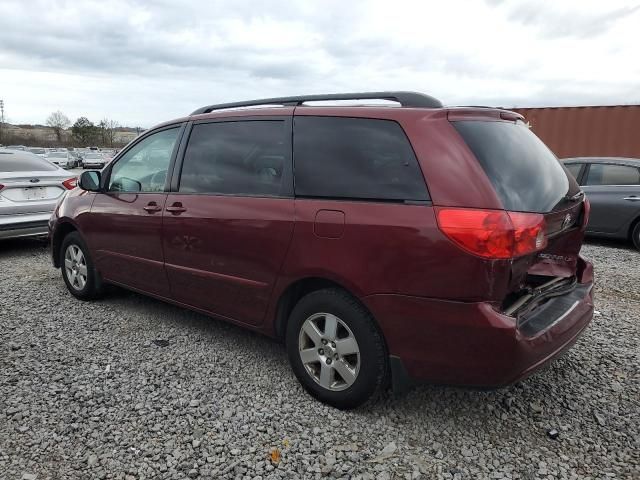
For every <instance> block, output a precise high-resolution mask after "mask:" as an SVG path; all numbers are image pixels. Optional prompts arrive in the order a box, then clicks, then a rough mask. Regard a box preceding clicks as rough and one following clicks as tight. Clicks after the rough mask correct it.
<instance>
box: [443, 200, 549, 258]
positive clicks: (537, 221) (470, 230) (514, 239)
mask: <svg viewBox="0 0 640 480" xmlns="http://www.w3.org/2000/svg"><path fill="white" fill-rule="evenodd" d="M437 218H438V226H439V227H440V230H441V231H442V232H443V233H444V234H445V235H446V236H447V237H449V238H450V239H451V240H453V241H454V242H455V243H457V244H458V245H459V246H460V247H462V248H464V249H465V250H467V251H469V252H471V253H473V254H474V255H478V256H480V257H484V258H514V257H519V256H522V255H527V254H529V253H533V252H536V251H538V250H542V249H543V248H544V247H546V246H547V237H546V236H545V221H544V217H543V216H542V215H541V214H538V213H520V212H506V211H504V210H475V209H464V208H438V209H437Z"/></svg>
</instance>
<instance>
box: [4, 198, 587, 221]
mask: <svg viewBox="0 0 640 480" xmlns="http://www.w3.org/2000/svg"><path fill="white" fill-rule="evenodd" d="M0 190H2V188H0ZM582 208H583V210H582V229H583V230H584V229H585V228H587V223H589V214H590V213H591V202H589V199H588V198H587V197H584V202H583V207H582Z"/></svg>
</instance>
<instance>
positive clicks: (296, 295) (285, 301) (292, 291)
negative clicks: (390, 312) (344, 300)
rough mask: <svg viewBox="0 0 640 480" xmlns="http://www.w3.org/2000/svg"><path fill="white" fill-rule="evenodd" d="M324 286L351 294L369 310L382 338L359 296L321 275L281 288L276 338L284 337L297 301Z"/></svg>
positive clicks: (276, 320)
mask: <svg viewBox="0 0 640 480" xmlns="http://www.w3.org/2000/svg"><path fill="white" fill-rule="evenodd" d="M325 288H338V289H340V290H343V291H345V292H346V293H348V294H349V295H351V296H352V297H353V298H354V299H355V300H356V301H357V302H358V303H360V305H362V307H363V308H364V309H365V310H367V312H369V314H370V315H371V317H372V318H373V319H374V322H375V324H376V327H377V328H378V330H380V333H381V334H382V338H383V340H384V332H382V328H381V327H380V324H379V323H378V321H377V320H376V318H375V316H374V315H373V312H371V311H370V310H369V308H367V306H366V305H365V304H364V303H363V302H362V301H361V300H360V298H359V296H358V295H357V294H356V293H355V292H354V291H352V290H351V289H349V288H348V287H346V286H345V285H343V284H342V283H340V282H339V281H336V280H334V279H330V278H327V277H323V276H308V277H304V278H300V279H297V280H295V281H294V282H292V283H290V284H289V285H288V286H287V287H286V288H285V289H284V290H283V292H282V293H281V294H280V296H279V298H278V302H277V304H276V311H275V319H274V332H275V336H276V338H278V339H279V340H283V339H284V337H285V333H286V329H287V322H288V320H289V315H290V314H291V311H292V310H293V308H294V307H295V306H296V304H297V303H298V301H299V300H300V299H301V298H302V297H304V296H305V295H308V294H309V293H311V292H315V291H317V290H323V289H325ZM385 344H386V340H385Z"/></svg>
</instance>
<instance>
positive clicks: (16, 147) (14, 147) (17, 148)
mask: <svg viewBox="0 0 640 480" xmlns="http://www.w3.org/2000/svg"><path fill="white" fill-rule="evenodd" d="M5 148H6V149H7V150H21V151H26V150H27V147H25V146H24V145H8V146H7V147H5Z"/></svg>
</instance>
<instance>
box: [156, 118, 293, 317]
mask: <svg viewBox="0 0 640 480" xmlns="http://www.w3.org/2000/svg"><path fill="white" fill-rule="evenodd" d="M176 172H180V174H179V175H176V176H175V183H174V184H173V185H172V191H171V193H170V194H169V197H168V199H167V203H166V208H165V210H164V226H163V242H164V253H165V265H166V271H167V275H168V277H169V282H170V284H171V292H172V296H173V298H174V299H176V300H178V301H180V302H182V303H185V304H188V305H191V306H193V307H196V308H199V309H202V310H205V311H207V312H210V313H213V314H216V315H221V316H224V317H228V318H231V319H234V320H236V321H240V322H243V323H247V324H254V325H255V324H259V323H261V322H262V320H263V318H264V315H265V312H266V309H267V305H268V302H269V297H270V294H271V291H272V289H273V285H274V282H275V281H276V279H277V276H278V272H279V270H280V267H281V265H282V263H283V260H284V257H285V255H286V252H287V248H288V246H289V242H290V240H291V236H292V232H293V223H294V202H293V182H292V161H291V119H290V116H287V117H284V116H279V117H268V118H267V117H258V118H251V119H247V118H246V117H245V118H236V119H233V120H225V121H208V122H199V123H195V124H194V125H193V126H192V128H191V131H190V134H189V140H188V143H187V146H186V149H185V152H184V156H183V159H182V164H181V166H180V167H178V166H177V165H176ZM173 190H175V191H173Z"/></svg>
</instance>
